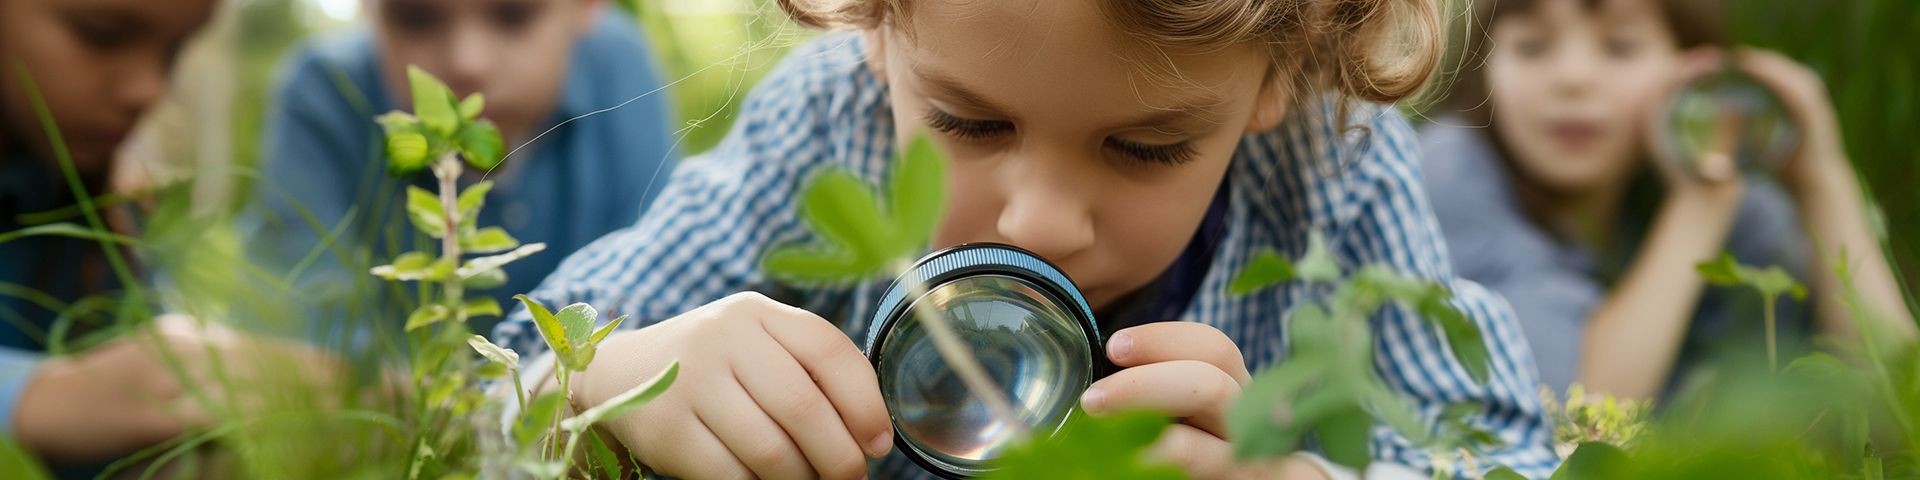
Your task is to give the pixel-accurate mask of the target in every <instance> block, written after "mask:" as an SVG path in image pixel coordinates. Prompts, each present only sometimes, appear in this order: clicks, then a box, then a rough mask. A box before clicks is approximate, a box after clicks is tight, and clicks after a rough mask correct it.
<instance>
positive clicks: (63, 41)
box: [0, 0, 326, 476]
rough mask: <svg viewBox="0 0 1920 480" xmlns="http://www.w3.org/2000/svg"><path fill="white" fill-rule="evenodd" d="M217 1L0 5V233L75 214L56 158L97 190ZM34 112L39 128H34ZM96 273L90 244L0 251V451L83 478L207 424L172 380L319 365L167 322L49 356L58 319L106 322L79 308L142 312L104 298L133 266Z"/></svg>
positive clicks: (304, 352)
mask: <svg viewBox="0 0 1920 480" xmlns="http://www.w3.org/2000/svg"><path fill="white" fill-rule="evenodd" d="M215 3H216V2H214V1H213V0H84V1H62V0H0V235H5V234H8V233H17V232H19V231H21V230H22V229H24V228H29V227H32V226H34V225H28V224H25V222H27V221H29V220H27V219H28V218H29V217H28V216H29V215H31V214H36V213H45V212H49V211H56V210H62V209H66V208H72V207H74V206H75V205H76V202H77V199H78V198H79V197H77V196H76V193H75V191H74V190H73V188H72V187H71V186H70V185H69V183H68V180H69V177H68V176H67V175H66V174H65V173H64V172H63V169H62V166H61V162H60V158H59V157H60V155H61V153H62V152H63V151H64V152H65V153H66V154H67V155H69V156H70V159H71V160H72V167H73V172H72V173H73V177H72V178H77V179H78V183H79V184H80V186H81V187H84V188H85V191H86V192H87V194H88V195H100V194H103V193H106V189H107V184H108V178H109V177H110V176H111V175H112V174H113V173H114V169H115V167H114V165H115V152H116V151H117V150H118V149H120V147H121V146H122V144H123V141H124V140H125V139H126V137H127V135H128V134H129V132H131V131H132V129H133V128H134V125H135V124H136V122H138V121H139V120H140V118H141V117H142V115H143V114H144V113H145V112H146V111H147V110H148V109H149V108H150V107H152V106H154V104H155V103H156V102H159V101H160V100H161V99H162V98H163V97H164V96H165V95H166V94H167V91H168V79H169V76H170V75H169V73H170V72H169V70H170V69H171V67H172V64H173V61H174V59H175V57H176V55H177V54H178V53H179V51H180V49H181V47H182V45H184V44H185V43H186V42H187V40H188V39H189V38H191V37H193V36H194V34H195V32H196V31H198V30H199V29H200V28H201V27H202V25H203V24H205V23H207V21H208V18H209V16H211V15H212V13H213V11H214V9H215ZM36 99H37V100H36ZM36 101H37V102H43V104H44V106H45V109H46V111H47V112H50V114H51V119H52V122H51V125H49V124H46V123H43V122H42V121H41V119H40V116H39V115H40V109H39V108H36ZM49 127H53V128H55V129H57V131H58V133H59V138H61V139H62V140H64V142H63V143H64V150H63V149H62V147H60V146H56V143H55V142H53V141H52V140H51V137H50V135H51V134H52V133H53V132H52V131H51V129H50V128H49ZM98 213H100V214H102V215H103V216H106V215H105V213H106V212H98ZM108 218H109V219H110V220H109V221H108V222H107V223H108V227H109V228H111V229H113V230H115V231H119V232H128V233H131V228H132V226H131V225H126V224H123V223H122V222H115V221H111V219H112V218H113V217H112V216H108ZM63 221H71V220H63ZM130 252H131V250H130V249H128V250H121V251H120V252H119V253H120V254H121V255H122V256H123V257H125V256H126V255H127V254H129V253H130ZM109 263H110V262H109V260H108V255H107V254H106V250H105V249H104V247H103V246H102V242H99V241H95V240H94V239H91V238H87V239H82V238H73V237H67V236H52V235H45V236H22V237H17V238H13V239H10V240H7V241H5V242H4V243H0V285H4V286H5V287H6V293H5V294H4V295H0V438H5V437H11V438H12V439H14V440H16V441H18V442H19V444H20V445H21V446H22V447H24V448H25V449H26V450H27V451H28V452H31V453H32V454H34V455H37V456H40V457H41V458H42V459H43V460H45V461H47V462H48V463H49V464H52V465H54V466H55V469H56V471H59V472H61V474H63V475H82V476H90V470H91V469H93V468H97V466H98V465H100V462H104V461H106V460H110V459H113V458H116V457H118V456H121V455H125V454H128V453H131V452H133V451H135V450H137V449H140V448H142V447H146V446H149V445H153V444H157V443H160V442H162V441H164V440H167V439H170V438H173V437H175V436H178V435H180V434H181V433H182V432H184V431H185V430H186V429H188V428H190V427H193V426H196V425H201V424H204V423H205V422H207V421H208V420H209V418H210V417H209V415H208V414H207V412H206V411H205V410H203V409H201V408H200V407H201V406H200V405H199V404H196V403H194V402H190V401H188V400H189V398H188V397H189V391H190V389H193V388H205V387H212V386H215V385H216V383H208V382H183V381H181V377H180V376H178V375H176V374H185V375H189V376H192V377H193V378H202V379H204V378H205V377H202V375H205V374H207V373H208V372H209V371H210V369H211V368H215V365H216V364H222V365H243V366H244V365H256V364H257V362H258V360H259V359H261V358H263V356H264V355H266V354H267V353H263V352H272V354H275V355H280V354H286V355H294V356H297V357H300V358H302V360H301V362H302V363H308V362H311V364H312V365H320V364H322V363H321V362H326V360H324V359H323V357H322V356H320V355H319V354H317V353H314V352H312V351H310V350H308V349H305V348H304V347H298V346H290V345H285V344H282V343H278V342H272V341H261V340H258V339H257V338H254V337H251V336H248V335H241V334H233V333H231V332H225V331H219V330H217V329H216V330H206V329H202V328H199V327H196V326H194V325H193V324H192V321H191V320H187V319H184V318H182V317H178V316H167V317H162V318H161V320H159V321H158V323H159V328H157V329H152V330H146V329H137V330H133V331H134V332H137V333H135V334H129V335H123V336H120V337H118V338H117V339H113V340H108V341H106V343H104V344H101V345H99V346H97V347H94V348H91V349H88V350H86V351H85V352H82V353H79V354H77V355H73V356H60V357H49V356H48V355H47V348H48V344H49V342H50V341H52V339H50V338H49V337H50V336H51V335H54V334H55V332H56V331H57V330H55V329H54V328H53V324H54V323H55V322H56V319H57V318H60V317H63V316H65V317H68V319H69V320H71V321H73V322H74V325H76V326H74V327H72V328H73V331H75V332H79V331H84V330H86V329H88V328H104V327H105V326H106V325H105V324H104V323H101V322H96V320H99V318H100V317H110V316H111V313H110V311H111V310H112V309H111V308H108V309H105V310H108V312H101V311H89V309H88V308H85V307H82V306H81V304H82V303H84V302H82V299H84V298H89V297H97V296H106V297H109V298H115V299H116V300H113V301H141V300H139V299H137V298H136V299H123V298H121V297H118V295H119V294H120V293H122V292H124V291H125V288H123V287H125V286H126V285H125V284H124V283H122V281H121V280H122V278H123V277H120V276H119V273H122V272H125V273H128V274H129V275H131V276H132V279H133V281H144V280H143V278H144V275H143V273H142V272H141V268H140V265H139V263H138V262H137V261H131V260H130V261H129V263H131V265H130V266H128V267H127V269H126V270H121V269H118V268H109ZM129 270H130V271H129ZM146 300H152V299H146ZM106 321H108V322H110V321H111V319H110V318H109V319H108V320H106ZM169 364H172V366H173V367H178V368H179V369H180V370H174V369H172V368H170V366H169ZM228 368H230V370H228V371H229V372H232V373H236V374H242V375H244V373H241V372H242V371H245V370H248V369H246V368H236V367H228ZM240 378H247V377H240ZM195 385H198V387H196V386H195ZM213 395H214V398H224V397H222V396H220V395H219V394H217V393H216V394H213Z"/></svg>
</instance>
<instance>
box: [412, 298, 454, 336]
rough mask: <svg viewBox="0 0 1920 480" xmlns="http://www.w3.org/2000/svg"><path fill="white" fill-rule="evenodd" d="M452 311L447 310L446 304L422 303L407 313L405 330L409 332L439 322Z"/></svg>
mask: <svg viewBox="0 0 1920 480" xmlns="http://www.w3.org/2000/svg"><path fill="white" fill-rule="evenodd" d="M452 313H453V311H451V310H448V309H447V306H446V305H439V304H434V305H423V306H421V307H420V308H417V309H414V310H413V313H412V314H410V315H407V328H406V331H409V332H411V331H413V330H414V329H417V328H420V327H425V326H428V325H433V324H435V323H439V322H440V321H441V320H446V319H447V317H448V316H449V315H451V314H452Z"/></svg>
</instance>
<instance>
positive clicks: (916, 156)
mask: <svg viewBox="0 0 1920 480" xmlns="http://www.w3.org/2000/svg"><path fill="white" fill-rule="evenodd" d="M946 176H947V175H946V161H944V160H941V158H940V152H939V150H937V149H936V147H934V145H933V142H932V141H929V140H927V137H925V136H914V138H913V140H912V142H910V143H908V145H907V151H906V154H905V155H902V156H901V157H900V161H899V162H897V164H896V165H895V166H894V170H893V180H892V182H893V185H892V190H890V191H891V193H892V194H893V195H892V197H891V198H889V199H888V201H887V207H888V208H889V209H890V211H891V213H892V214H893V215H892V222H891V223H892V224H893V227H892V230H893V233H894V235H895V239H894V244H895V246H897V247H899V248H901V249H906V248H919V247H922V246H925V245H926V244H927V242H928V241H929V240H931V239H932V238H933V230H934V228H935V227H937V226H938V225H939V224H938V222H939V221H940V214H941V211H940V210H941V208H942V207H943V206H944V205H945V204H946V197H947V184H946Z"/></svg>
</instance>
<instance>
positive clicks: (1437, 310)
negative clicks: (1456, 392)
mask: <svg viewBox="0 0 1920 480" xmlns="http://www.w3.org/2000/svg"><path fill="white" fill-rule="evenodd" d="M1442 292H1445V290H1444V289H1443V290H1442ZM1452 296H1453V295H1452V293H1451V292H1446V293H1444V294H1443V295H1439V296H1435V297H1430V298H1428V299H1426V300H1424V301H1422V302H1420V307H1419V309H1420V315H1421V316H1422V317H1426V319H1427V321H1429V322H1432V323H1433V324H1434V325H1436V326H1439V327H1440V331H1441V333H1442V334H1444V335H1445V336H1446V338H1447V349H1448V350H1451V351H1453V356H1454V358H1457V359H1459V360H1460V366H1461V367H1465V368H1466V370H1467V375H1469V376H1472V377H1473V381H1474V382H1476V383H1479V384H1482V385H1485V384H1486V383H1487V377H1488V375H1490V372H1489V370H1490V369H1491V368H1492V366H1493V354H1492V353H1490V352H1488V351H1487V343H1486V339H1485V338H1484V336H1483V335H1482V333H1481V331H1480V324H1478V323H1474V321H1473V318H1471V317H1468V316H1467V314H1465V313H1462V312H1461V311H1460V310H1459V309H1456V308H1453V304H1451V303H1448V301H1447V299H1449V298H1451V297H1452Z"/></svg>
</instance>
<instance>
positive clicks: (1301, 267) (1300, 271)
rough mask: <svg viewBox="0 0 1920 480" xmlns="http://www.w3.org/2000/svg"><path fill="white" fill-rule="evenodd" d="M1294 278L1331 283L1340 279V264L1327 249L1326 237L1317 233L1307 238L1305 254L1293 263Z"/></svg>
mask: <svg viewBox="0 0 1920 480" xmlns="http://www.w3.org/2000/svg"><path fill="white" fill-rule="evenodd" d="M1293 274H1294V276H1295V277H1297V278H1299V279H1301V280H1306V281H1310V282H1332V281H1335V280H1339V279H1340V263H1339V262H1338V261H1336V260H1334V257H1333V251H1332V250H1330V249H1328V248H1327V239H1326V237H1322V236H1320V233H1319V232H1314V233H1313V235H1311V236H1309V237H1307V253H1306V254H1304V255H1301V256H1300V259H1299V260H1298V261H1295V262H1294V263H1293Z"/></svg>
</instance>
